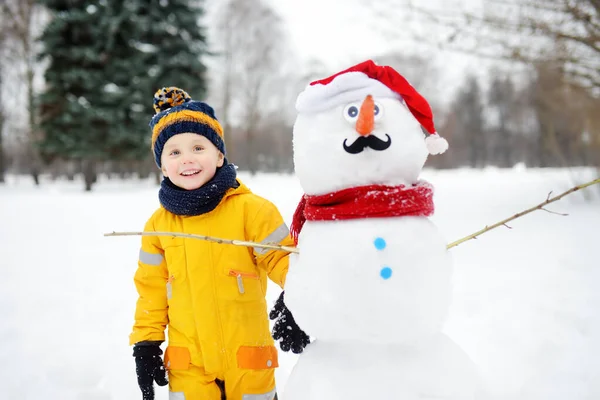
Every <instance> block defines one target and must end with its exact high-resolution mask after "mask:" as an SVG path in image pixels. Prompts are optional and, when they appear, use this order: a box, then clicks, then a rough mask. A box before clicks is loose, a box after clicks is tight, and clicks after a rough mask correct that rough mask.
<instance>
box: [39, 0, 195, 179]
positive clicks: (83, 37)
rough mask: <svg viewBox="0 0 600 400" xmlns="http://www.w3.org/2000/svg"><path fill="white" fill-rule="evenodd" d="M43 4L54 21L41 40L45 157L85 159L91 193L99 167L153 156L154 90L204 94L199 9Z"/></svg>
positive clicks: (138, 2)
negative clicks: (178, 89)
mask: <svg viewBox="0 0 600 400" xmlns="http://www.w3.org/2000/svg"><path fill="white" fill-rule="evenodd" d="M39 1H40V2H41V3H42V4H44V5H45V6H46V7H47V8H48V9H49V10H50V11H51V12H52V15H53V19H52V21H51V22H50V23H49V24H48V26H47V27H46V29H45V32H44V34H43V35H42V43H43V45H44V51H43V53H42V54H41V57H42V58H44V59H48V60H49V64H48V68H47V70H46V73H45V78H46V90H45V91H44V93H42V95H41V96H40V101H39V104H40V120H41V128H42V131H43V132H44V139H43V140H42V141H41V143H40V149H41V153H42V155H43V156H45V159H46V160H47V161H50V160H52V159H54V158H62V159H68V160H81V161H82V162H83V166H84V170H83V172H84V176H86V189H87V190H89V189H91V185H92V183H93V182H94V181H95V172H94V165H95V164H96V163H98V162H102V161H107V160H112V161H116V160H140V159H144V158H146V157H149V156H150V151H149V143H150V132H149V128H148V122H149V120H150V118H151V116H152V115H153V110H152V95H153V93H154V91H156V89H158V88H159V87H160V86H167V85H169V86H170V85H180V86H182V87H184V88H186V90H188V91H190V92H191V94H192V95H193V96H194V97H197V96H201V95H203V94H204V87H205V83H204V67H203V65H202V63H201V61H200V57H201V55H202V54H203V52H204V51H205V44H204V42H205V38H204V35H203V34H202V32H201V29H200V28H199V27H198V20H199V17H200V16H201V11H202V9H201V8H200V7H196V6H192V4H195V3H196V2H194V1H185V0H168V1H166V0H135V1H134V0H130V1H121V0H90V1H85V2H82V1H74V0H39Z"/></svg>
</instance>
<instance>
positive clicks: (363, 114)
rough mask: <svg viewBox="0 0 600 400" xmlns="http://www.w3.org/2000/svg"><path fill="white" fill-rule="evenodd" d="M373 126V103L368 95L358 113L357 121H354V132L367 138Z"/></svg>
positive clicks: (371, 97)
mask: <svg viewBox="0 0 600 400" xmlns="http://www.w3.org/2000/svg"><path fill="white" fill-rule="evenodd" d="M374 125H375V101H374V100H373V96H371V95H368V96H367V97H366V98H365V99H364V101H363V103H362V105H361V106H360V111H359V113H358V120H357V121H356V132H358V134H359V135H361V136H367V135H369V134H370V133H371V132H373V126H374Z"/></svg>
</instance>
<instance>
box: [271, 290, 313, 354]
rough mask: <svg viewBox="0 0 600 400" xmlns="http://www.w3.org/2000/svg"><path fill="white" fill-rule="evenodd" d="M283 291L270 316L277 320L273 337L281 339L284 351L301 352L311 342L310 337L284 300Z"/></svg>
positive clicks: (281, 346)
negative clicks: (299, 324)
mask: <svg viewBox="0 0 600 400" xmlns="http://www.w3.org/2000/svg"><path fill="white" fill-rule="evenodd" d="M284 293H285V291H282V292H281V294H280V295H279V298H278V299H277V301H276V302H275V307H273V309H272V310H271V312H270V313H269V318H270V319H271V320H275V324H274V325H273V332H272V335H273V339H275V340H277V341H279V347H280V348H281V350H283V351H286V352H287V351H290V349H291V350H292V353H295V354H300V353H302V352H303V351H304V348H305V347H306V346H307V345H308V344H309V343H310V337H309V336H308V335H307V334H306V333H305V332H304V331H303V330H302V329H300V327H299V326H298V324H296V321H294V316H293V315H292V313H291V312H290V310H288V308H287V306H286V305H285V303H284V302H283V294H284Z"/></svg>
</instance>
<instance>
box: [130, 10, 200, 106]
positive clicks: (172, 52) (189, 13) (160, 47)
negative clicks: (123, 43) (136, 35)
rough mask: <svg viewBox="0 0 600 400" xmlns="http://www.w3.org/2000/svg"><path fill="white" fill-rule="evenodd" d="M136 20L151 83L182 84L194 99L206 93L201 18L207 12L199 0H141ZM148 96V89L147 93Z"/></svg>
mask: <svg viewBox="0 0 600 400" xmlns="http://www.w3.org/2000/svg"><path fill="white" fill-rule="evenodd" d="M137 3H138V5H139V8H138V9H137V10H136V17H135V20H136V21H137V22H136V24H138V26H139V27H140V28H141V30H142V40H141V42H142V43H143V44H144V46H143V48H144V51H145V55H146V60H145V64H146V65H147V66H150V67H149V68H148V81H147V86H148V88H150V89H151V91H152V92H151V93H149V94H150V98H152V95H153V94H154V92H155V91H156V90H157V89H159V88H161V87H164V86H178V87H180V88H182V89H184V90H185V91H187V92H188V93H189V94H190V95H191V96H192V97H193V98H194V99H197V100H201V99H203V98H204V96H205V95H206V79H205V73H206V67H205V65H204V64H203V63H202V61H201V57H202V56H203V55H205V54H207V46H206V36H205V33H204V29H203V27H201V26H200V25H199V19H200V18H201V17H202V15H203V14H204V10H203V7H202V4H203V2H201V1H198V0H169V1H165V0H138V1H137ZM144 95H145V96H146V97H147V96H148V93H145V94H144Z"/></svg>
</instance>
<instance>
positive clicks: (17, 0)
mask: <svg viewBox="0 0 600 400" xmlns="http://www.w3.org/2000/svg"><path fill="white" fill-rule="evenodd" d="M41 11H42V10H41V7H40V6H39V5H37V4H36V2H35V0H3V1H1V2H0V15H2V20H3V22H2V24H3V30H4V31H5V32H7V33H8V35H7V38H6V39H7V40H6V43H8V45H7V46H6V49H5V50H6V53H7V57H8V58H9V59H10V60H11V62H12V63H14V65H16V66H17V68H21V66H22V67H23V71H24V79H23V81H24V84H25V87H26V96H27V99H26V107H27V137H26V139H25V142H26V146H27V150H28V151H27V157H28V165H29V166H30V173H31V175H32V177H33V179H34V182H35V184H36V185H37V184H39V174H40V169H41V161H40V157H39V155H38V152H37V150H36V148H35V144H36V142H37V140H38V139H39V138H38V134H37V128H36V122H37V121H36V108H35V104H34V99H35V89H34V79H35V75H36V54H37V52H36V48H35V40H36V37H35V35H36V29H38V27H39V26H40V24H41V18H42V12H41ZM9 39H10V40H9Z"/></svg>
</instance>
